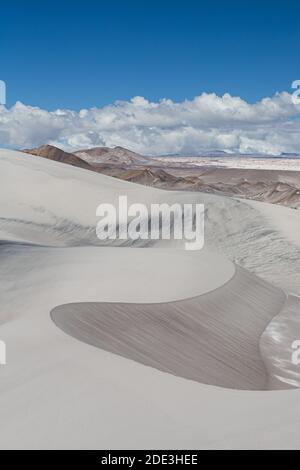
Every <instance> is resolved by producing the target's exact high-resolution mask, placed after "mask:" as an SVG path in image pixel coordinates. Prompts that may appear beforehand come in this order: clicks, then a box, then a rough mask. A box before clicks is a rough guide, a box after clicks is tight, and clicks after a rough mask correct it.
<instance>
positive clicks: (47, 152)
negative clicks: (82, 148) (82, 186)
mask: <svg viewBox="0 0 300 470" xmlns="http://www.w3.org/2000/svg"><path fill="white" fill-rule="evenodd" d="M22 152H24V153H29V154H30V155H36V156H38V157H43V158H48V159H49V160H54V161H55V162H61V163H66V164H68V165H73V166H77V167H79V168H85V169H86V170H93V168H92V167H91V166H90V165H89V164H88V163H87V162H86V161H84V160H82V159H81V158H79V157H77V156H76V155H74V154H73V153H68V152H65V151H64V150H61V149H59V148H57V147H54V146H53V145H42V146H41V147H38V148H34V149H26V150H22Z"/></svg>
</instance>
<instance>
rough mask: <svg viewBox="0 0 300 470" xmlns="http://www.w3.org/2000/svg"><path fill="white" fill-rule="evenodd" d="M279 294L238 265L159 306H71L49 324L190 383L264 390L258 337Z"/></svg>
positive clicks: (275, 308)
mask: <svg viewBox="0 0 300 470" xmlns="http://www.w3.org/2000/svg"><path fill="white" fill-rule="evenodd" d="M285 299H286V295H285V294H284V292H283V291H281V290H280V289H277V288H275V287H273V286H272V285H270V284H268V283H266V282H265V281H262V280H261V279H259V278H257V277H256V276H254V275H253V274H251V273H249V272H247V271H246V270H244V269H242V268H239V267H238V268H237V271H236V274H235V276H234V277H233V278H232V279H231V280H230V281H229V282H227V283H226V284H225V285H223V286H222V287H220V288H218V289H216V290H215V291H213V292H210V293H207V294H204V295H201V296H198V297H194V298H190V299H185V300H182V301H177V302H168V303H159V304H134V303H132V304H129V303H105V302H104V303H100V302H98V303H96V302H91V303H74V304H67V305H61V306H58V307H56V308H54V309H53V310H52V311H51V318H52V320H53V321H54V323H55V324H56V325H57V326H58V327H59V328H61V329H62V330H63V331H65V332H66V333H67V334H69V335H71V336H73V337H75V338H77V339H78V340H80V341H83V342H85V343H88V344H90V345H93V346H96V347H98V348H102V349H104V350H105V351H109V352H111V353H114V354H118V355H121V356H123V357H125V358H128V359H131V360H134V361H137V362H140V363H142V364H145V365H147V366H151V367H154V368H156V369H159V370H161V371H164V372H168V373H171V374H173V375H177V376H181V377H184V378H186V379H191V380H194V381H198V382H202V383H206V384H212V385H217V386H222V387H226V388H235V389H249V390H264V389H266V388H267V374H266V370H265V367H264V363H263V361H262V359H261V356H260V351H259V339H260V336H261V335H262V333H263V331H264V330H265V328H266V326H267V325H268V323H269V322H270V321H271V320H272V318H273V317H274V316H275V315H277V314H278V313H279V311H280V310H281V308H282V307H283V305H284V303H285Z"/></svg>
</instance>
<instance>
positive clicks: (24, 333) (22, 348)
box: [0, 151, 300, 449]
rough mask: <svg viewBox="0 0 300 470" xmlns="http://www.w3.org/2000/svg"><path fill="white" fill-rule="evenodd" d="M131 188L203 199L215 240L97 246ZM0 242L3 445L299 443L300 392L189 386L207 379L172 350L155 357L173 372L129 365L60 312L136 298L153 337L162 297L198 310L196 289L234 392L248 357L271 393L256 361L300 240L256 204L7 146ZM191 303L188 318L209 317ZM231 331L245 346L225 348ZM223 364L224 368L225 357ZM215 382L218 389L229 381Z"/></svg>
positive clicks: (145, 196) (294, 288) (295, 285)
mask: <svg viewBox="0 0 300 470" xmlns="http://www.w3.org/2000/svg"><path fill="white" fill-rule="evenodd" d="M120 193H121V194H124V193H125V194H128V197H129V199H130V200H132V201H135V199H137V201H139V202H145V203H147V204H148V203H149V204H150V203H151V202H153V201H155V202H157V201H174V200H178V198H182V199H179V200H180V201H182V202H184V201H188V200H191V198H196V199H194V200H195V201H199V202H201V201H202V202H204V203H205V205H206V209H207V213H206V218H207V223H206V226H207V232H206V247H207V248H206V249H205V250H203V251H201V252H198V253H196V252H186V251H184V250H182V249H180V248H182V247H181V246H180V244H175V243H173V242H172V241H171V243H170V245H169V246H168V247H166V246H165V247H162V246H163V245H161V244H157V246H161V247H160V248H159V249H155V248H124V247H122V248H116V247H100V246H97V243H96V242H97V240H95V236H94V230H95V224H96V218H95V207H97V205H98V204H99V203H100V202H103V201H105V202H112V201H114V200H116V197H117V196H118V194H120ZM202 196H203V199H202ZM135 202H136V201H135ZM0 240H2V244H0V338H1V339H2V340H4V341H6V344H7V361H8V363H7V365H6V366H4V367H1V368H0V423H1V424H0V448H2V449H8V448H26V449H28V448H75V449H76V448H83V449H84V448H102V449H103V448H110V449H114V448H199V449H202V448H299V439H298V433H299V432H300V407H299V400H300V391H299V390H282V391H275V392H273V391H240V390H228V389H224V388H220V387H214V386H211V385H204V384H202V383H199V382H198V381H196V380H186V378H184V377H186V376H187V375H189V377H188V378H190V379H191V378H192V379H195V378H196V377H191V376H190V372H189V371H188V372H189V374H187V373H186V372H187V369H188V367H187V365H186V363H181V367H182V369H181V371H180V374H179V373H178V371H176V370H170V366H171V365H172V364H171V358H165V357H164V358H163V354H161V355H160V356H159V357H155V358H154V359H155V361H158V360H160V361H161V360H162V358H163V359H168V362H167V363H165V367H166V368H168V369H169V370H168V372H171V373H166V372H163V371H162V370H158V368H157V364H156V365H155V364H148V367H146V366H145V365H144V364H145V361H141V362H143V363H140V362H137V358H135V357H131V358H130V359H129V358H128V357H129V355H128V352H126V357H124V356H125V354H124V353H123V352H122V351H119V352H118V354H112V353H111V352H109V351H105V350H104V349H103V348H102V349H100V348H95V347H93V346H91V345H89V344H87V343H86V342H82V341H77V340H76V339H75V338H72V337H71V336H69V335H66V334H65V332H63V331H61V329H60V328H57V326H56V325H55V324H54V323H53V322H52V320H51V318H50V312H51V311H52V310H53V309H55V308H56V307H58V306H61V305H66V304H72V303H73V304H74V303H75V304H87V303H91V302H93V303H96V304H97V306H99V304H100V303H101V305H103V302H107V303H110V304H111V305H112V307H113V309H114V308H116V303H118V308H119V307H120V306H121V307H122V304H123V310H122V312H123V311H125V310H124V304H127V303H130V304H147V306H144V307H143V314H146V309H148V308H150V310H149V311H148V313H147V314H149V315H151V322H149V323H151V328H153V329H155V331H156V329H157V328H156V324H154V325H153V310H152V307H153V304H155V303H161V302H167V303H169V304H170V303H171V302H174V301H179V304H181V302H183V303H182V304H181V305H183V304H184V303H185V302H187V305H188V303H189V301H188V300H183V299H190V298H192V297H194V298H195V297H196V298H197V299H200V300H199V305H200V304H201V309H202V310H201V311H202V314H203V319H205V321H206V322H207V323H206V325H207V328H208V327H209V328H210V329H211V330H210V331H212V332H213V334H214V335H215V336H213V338H214V340H216V341H219V343H218V345H219V350H218V351H219V353H220V354H223V353H224V354H225V358H226V363H225V365H224V366H225V369H224V370H225V371H226V373H228V386H232V384H233V379H234V381H235V383H234V384H233V385H234V386H236V384H237V382H238V380H240V379H241V374H240V370H242V365H241V363H243V362H245V367H246V368H247V371H249V377H248V378H246V377H243V380H244V382H243V384H242V386H243V387H245V388H246V387H248V388H257V387H259V388H260V387H261V384H262V382H263V379H262V377H264V379H265V378H266V376H265V373H266V370H267V369H265V370H264V369H263V364H262V362H261V359H260V356H259V355H258V354H259V336H260V333H261V332H262V330H263V329H264V328H265V326H266V324H267V322H268V321H269V320H272V321H275V320H276V318H278V317H275V318H274V316H275V315H278V314H279V315H280V311H281V312H283V311H284V310H280V309H281V306H282V304H283V298H284V294H283V293H282V290H281V289H285V291H286V292H288V293H289V292H294V293H297V292H298V290H299V285H300V283H299V259H300V258H299V250H298V247H297V245H296V244H295V243H293V241H292V240H288V239H287V237H286V236H285V234H284V233H283V232H282V231H281V230H280V229H279V227H278V226H277V225H276V224H275V223H274V224H273V222H272V220H271V219H268V218H267V217H265V216H264V214H262V213H261V212H260V211H259V210H257V209H255V208H254V207H250V206H249V205H247V204H246V203H244V202H239V201H234V200H231V199H228V198H218V197H216V196H215V197H214V196H208V195H201V194H196V193H193V194H191V193H171V192H170V193H165V192H164V191H158V190H154V189H152V188H143V187H141V186H138V185H132V184H129V183H124V182H122V181H119V180H115V179H111V178H109V177H105V176H102V175H98V174H93V173H89V172H87V171H85V170H81V169H78V168H72V167H69V166H65V165H63V164H60V163H54V162H51V161H49V160H40V159H38V158H36V157H31V156H28V155H26V156H24V155H22V154H19V153H15V152H9V151H1V152H0ZM41 245H42V246H41ZM50 245H51V246H50ZM174 248H179V249H174ZM212 249H214V250H215V252H217V251H218V252H219V254H216V253H214V252H212V251H211V250H212ZM222 254H223V255H224V254H225V255H226V256H227V257H228V258H230V259H232V260H235V261H237V262H238V264H241V265H243V267H244V268H247V269H250V271H253V272H254V273H258V274H259V275H261V276H262V277H263V278H265V279H266V280H267V281H272V282H274V283H275V284H276V286H277V287H276V288H275V287H271V286H270V285H268V283H267V282H264V281H259V280H258V279H257V278H255V277H254V276H252V275H251V274H248V273H247V274H246V273H245V276H246V277H247V279H248V278H249V279H255V280H256V281H255V282H254V281H253V282H254V284H251V281H250V282H249V283H248V282H246V283H245V284H243V283H242V285H240V284H237V285H235V284H234V282H235V280H239V281H240V280H241V279H243V276H242V277H240V276H239V277H237V275H236V272H237V271H236V270H235V267H234V265H233V263H232V262H231V261H229V260H227V259H226V258H225V257H224V256H222ZM238 269H239V268H238ZM241 272H244V271H241ZM244 279H245V278H244ZM256 282H257V284H255V283H256ZM232 283H233V284H232ZM230 285H231V286H232V288H233V291H232V293H231V295H229V293H228V289H229V290H230ZM254 285H256V287H255V289H254V288H253V286H254ZM234 286H235V287H234ZM226 287H227V288H226ZM222 292H223V295H222ZM218 296H219V297H218ZM197 302H198V300H197ZM239 302H241V303H240V306H241V311H240V312H239ZM149 304H152V305H150V306H149ZM171 305H172V304H171ZM242 306H243V308H242ZM254 306H255V307H254ZM131 307H132V305H131V306H130V308H131ZM97 308H98V307H97ZM134 308H137V306H136V305H135V307H134ZM197 308H198V306H197ZM187 309H188V311H187V312H185V311H184V312H182V315H185V316H187V317H189V316H190V321H194V322H196V323H197V324H198V323H199V322H198V319H197V321H196V317H195V314H194V312H193V311H192V310H190V309H189V306H188V307H187ZM214 309H215V310H214ZM113 311H115V310H109V314H110V315H112V312H113ZM214 311H216V313H217V315H219V317H218V318H219V322H218V325H219V328H220V331H218V330H217V328H218V326H217V324H216V323H217V322H215V319H213V313H214ZM80 312H82V310H80ZM97 312H98V310H97ZM149 312H150V313H149ZM247 312H249V314H247ZM126 313H127V315H129V314H130V312H129V311H128V310H126ZM165 314H166V315H167V316H168V315H169V314H170V313H169V311H168V312H166V313H165ZM171 314H172V315H175V314H176V315H179V311H178V312H177V313H176V312H174V313H173V312H171ZM239 314H240V315H239ZM97 315H98V313H97ZM225 315H226V318H225V317H224V318H223V316H225ZM227 315H228V316H229V318H227ZM250 315H251V318H252V319H253V321H252V320H250ZM235 320H236V322H237V323H236V322H235ZM156 321H157V318H156ZM185 321H187V319H186V318H185ZM238 322H240V324H238ZM186 324H187V325H188V324H189V322H188V321H187V323H186ZM269 325H272V323H270V324H269ZM139 326H141V325H139ZM227 326H231V327H232V328H233V326H235V328H236V330H233V331H234V332H235V333H236V334H237V333H238V338H239V339H241V342H239V346H240V349H238V344H237V343H238V342H237V341H236V340H237V338H231V341H232V342H230V341H229V340H228V335H229V334H230V332H229V333H228V329H227ZM197 328H199V329H201V325H200V324H198V326H197ZM153 329H152V332H153V331H154V330H153ZM223 329H224V330H226V331H223ZM113 330H114V331H113V334H116V331H115V328H113ZM162 331H163V330H162V329H161V330H160V334H163V333H162ZM177 334H179V332H177ZM295 334H296V331H295ZM223 335H224V338H226V341H227V340H228V341H227V342H226V344H227V346H228V345H229V346H231V345H234V346H235V348H236V350H234V351H233V350H232V349H231V348H230V347H229V348H228V349H227V348H226V344H225V346H224V348H223V346H222V347H220V344H221V341H220V338H222V337H223ZM143 338H144V337H143ZM80 339H83V338H80ZM295 339H296V338H295ZM142 344H143V347H144V346H145V344H146V343H145V342H144V340H143V342H142ZM203 345H205V343H204V342H203ZM260 345H262V342H261V343H260ZM169 346H170V344H169ZM149 347H150V346H149ZM194 347H195V348H196V349H197V348H198V344H197V342H196V338H194V339H193V348H194ZM135 348H136V345H135ZM193 351H194V349H193V350H192V349H190V351H189V352H190V353H193ZM114 352H116V351H114ZM121 352H122V356H120V353H121ZM158 352H159V351H158ZM204 352H205V354H206V356H205V359H207V360H209V361H211V362H209V364H213V368H214V367H216V364H217V359H219V356H218V357H215V358H214V359H215V360H214V361H213V359H212V358H211V351H210V352H209V351H204ZM169 353H170V351H169V350H168V354H169ZM238 353H240V357H239V358H237V354H238ZM248 353H249V363H246V362H247V359H246V358H247V356H248ZM276 354H281V353H280V352H278V351H277V352H276ZM150 357H151V356H150ZM282 357H283V356H282ZM230 358H232V361H233V362H234V361H237V362H236V370H235V372H232V371H230V370H229V368H230V366H228V363H227V361H229V359H230ZM132 359H134V360H132ZM191 359H192V360H193V361H194V362H193V370H195V369H196V372H197V374H198V372H199V369H198V365H197V364H196V362H195V359H194V358H191ZM220 362H221V361H220ZM149 365H151V367H149ZM173 365H174V364H173ZM160 368H161V367H160ZM201 368H205V364H204V367H203V365H201V367H200V369H201ZM250 369H251V373H250ZM201 372H203V370H202V371H201ZM204 372H206V373H207V372H208V371H207V370H205V371H204ZM216 372H218V373H219V372H220V376H222V373H223V374H224V371H223V370H221V365H218V367H216ZM216 372H215V374H216ZM173 374H176V375H177V376H176V375H173ZM184 374H185V375H184ZM178 375H180V376H178ZM217 378H218V379H219V375H218V377H216V375H215V377H214V380H215V382H214V383H215V384H217V385H222V383H217ZM212 379H213V378H212V377H211V376H210V377H209V381H212ZM229 379H232V380H230V383H229ZM197 380H198V379H197ZM226 380H227V379H226ZM246 380H247V381H248V382H247V383H246ZM207 381H208V380H207ZM241 381H242V380H241ZM223 385H224V382H223ZM225 385H226V384H225ZM287 385H288V386H290V384H287Z"/></svg>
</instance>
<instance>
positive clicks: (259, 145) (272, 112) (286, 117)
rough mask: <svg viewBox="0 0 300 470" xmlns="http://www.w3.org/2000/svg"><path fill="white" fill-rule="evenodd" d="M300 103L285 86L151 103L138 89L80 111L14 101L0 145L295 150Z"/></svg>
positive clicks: (153, 151)
mask: <svg viewBox="0 0 300 470" xmlns="http://www.w3.org/2000/svg"><path fill="white" fill-rule="evenodd" d="M299 114H300V104H297V103H295V102H294V100H293V99H292V95H291V94H289V93H286V92H282V93H277V94H276V95H275V96H273V97H271V98H264V99H262V100H261V101H259V102H257V103H255V104H250V103H247V102H246V101H244V100H242V99H241V98H239V97H233V96H231V95H229V94H225V95H223V96H217V95H216V94H214V93H210V94H208V93H203V94H201V95H200V96H196V97H195V98H194V99H192V100H185V101H182V102H174V101H172V100H169V99H163V100H161V101H159V102H150V101H148V100H146V99H145V98H143V97H140V96H136V97H134V98H133V99H132V100H130V101H118V102H116V103H114V104H111V105H109V106H104V107H102V108H91V109H82V110H80V111H79V112H76V111H72V110H63V109H58V110H56V111H51V112H50V111H47V110H44V109H40V108H38V107H32V106H26V105H25V104H22V103H20V102H17V103H16V104H15V105H14V106H12V107H11V108H9V109H8V108H6V107H4V106H0V146H6V147H7V146H10V147H15V148H29V147H35V146H38V145H41V144H45V143H50V144H53V145H57V146H59V147H61V148H64V149H65V150H74V149H82V148H87V147H95V146H109V147H110V146H116V145H120V146H123V147H127V148H129V149H131V150H134V151H136V152H140V153H143V154H146V155H161V154H174V153H176V154H188V155H191V154H197V153H198V152H201V151H206V150H216V149H218V150H225V151H229V152H243V153H247V152H250V153H256V152H259V153H266V154H280V153H281V152H299V153H300V138H299V135H300V119H299Z"/></svg>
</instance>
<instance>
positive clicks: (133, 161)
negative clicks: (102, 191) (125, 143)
mask: <svg viewBox="0 0 300 470" xmlns="http://www.w3.org/2000/svg"><path fill="white" fill-rule="evenodd" d="M74 155H76V156H77V157H79V158H81V159H82V160H85V161H87V162H88V163H90V164H91V165H93V164H97V163H109V164H112V165H143V164H147V163H149V159H148V158H147V157H144V156H143V155H140V154H139V153H135V152H132V151H131V150H128V149H125V148H123V147H114V148H110V147H95V148H91V149H84V150H78V151H76V152H74Z"/></svg>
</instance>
